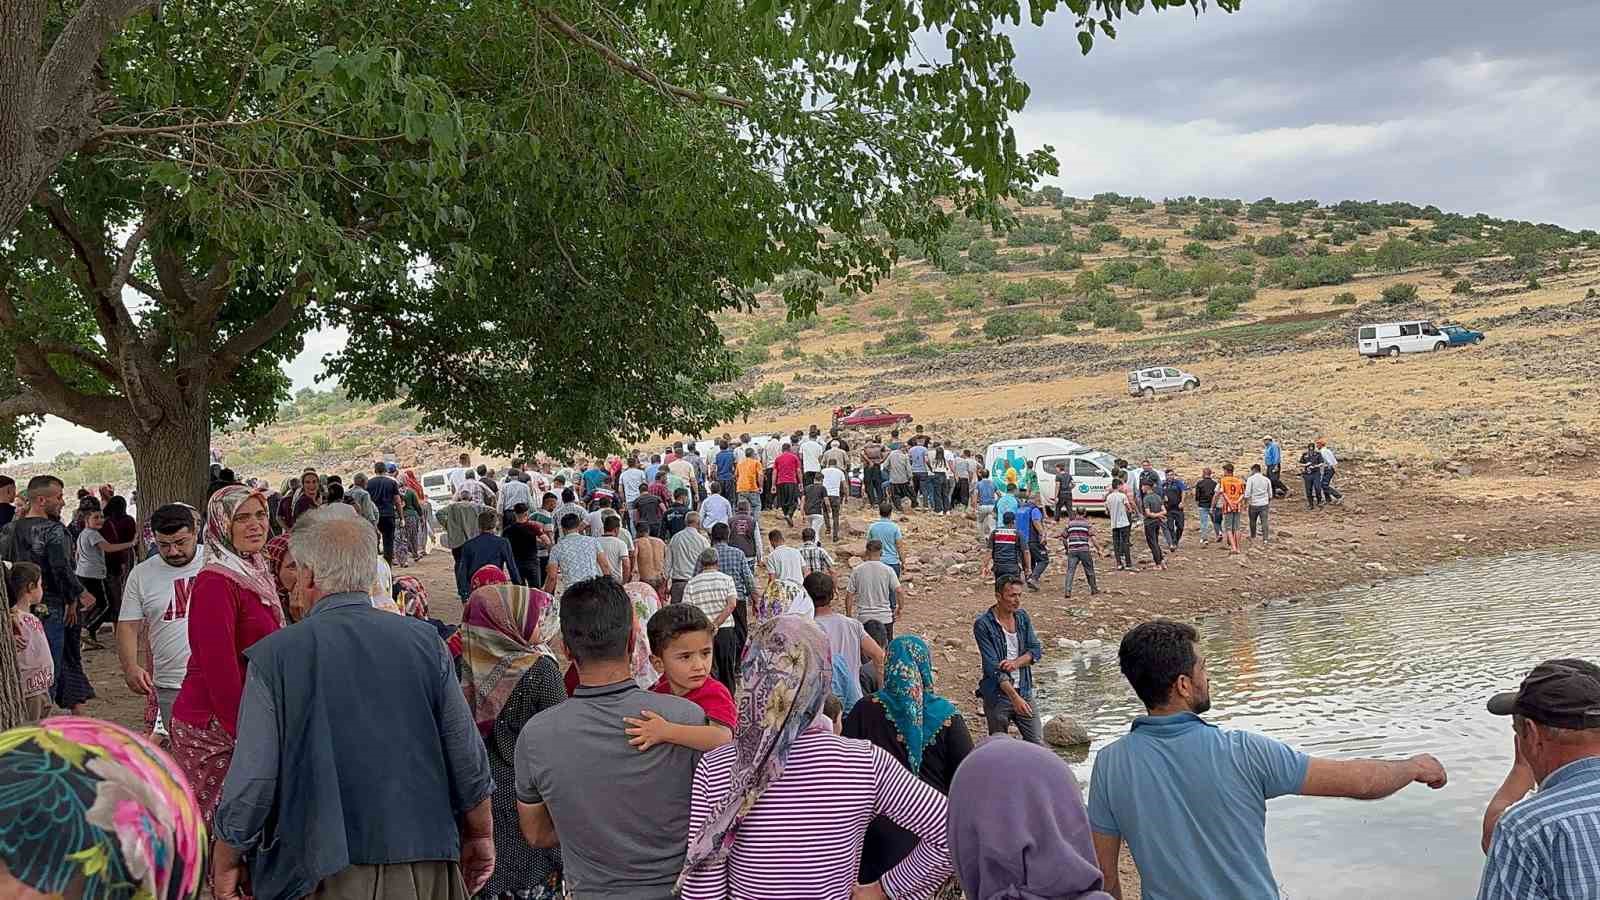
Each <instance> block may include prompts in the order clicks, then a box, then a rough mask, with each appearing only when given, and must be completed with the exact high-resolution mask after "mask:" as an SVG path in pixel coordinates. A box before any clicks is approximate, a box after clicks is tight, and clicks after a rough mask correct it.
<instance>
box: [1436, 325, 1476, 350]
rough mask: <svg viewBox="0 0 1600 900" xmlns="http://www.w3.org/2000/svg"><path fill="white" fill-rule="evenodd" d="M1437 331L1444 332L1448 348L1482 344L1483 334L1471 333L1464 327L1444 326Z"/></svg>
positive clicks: (1471, 331)
mask: <svg viewBox="0 0 1600 900" xmlns="http://www.w3.org/2000/svg"><path fill="white" fill-rule="evenodd" d="M1439 330H1440V331H1442V332H1444V336H1445V337H1447V338H1449V339H1450V346H1452V347H1460V346H1462V345H1464V344H1481V343H1483V332H1481V331H1473V330H1472V329H1471V328H1468V327H1467V326H1465V325H1446V326H1444V327H1443V328H1440V329H1439Z"/></svg>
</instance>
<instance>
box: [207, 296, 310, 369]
mask: <svg viewBox="0 0 1600 900" xmlns="http://www.w3.org/2000/svg"><path fill="white" fill-rule="evenodd" d="M311 282H312V278H311V273H310V272H308V271H306V270H305V269H301V270H300V271H299V272H297V273H295V276H294V281H293V282H292V283H291V284H290V285H289V288H288V290H285V291H284V292H283V295H282V296H280V297H279V298H278V302H277V303H274V304H273V305H272V308H271V309H269V310H267V314H266V315H264V316H262V317H261V318H259V319H257V320H255V321H254V322H251V323H250V325H249V326H247V327H246V328H245V329H244V330H243V331H240V332H239V333H238V334H236V335H234V336H233V337H231V338H228V340H227V341H226V342H224V343H223V345H222V346H221V347H218V348H217V352H216V354H215V355H214V356H213V357H212V364H211V378H212V379H213V380H216V379H223V378H231V377H233V375H234V373H235V372H237V371H238V370H239V367H240V366H241V365H243V364H244V360H245V357H248V356H249V355H250V354H252V353H254V352H256V351H257V350H260V349H261V348H262V347H265V346H266V345H267V342H268V341H270V340H272V339H273V337H275V336H276V335H277V334H278V332H280V331H282V330H283V329H284V328H285V327H287V326H288V324H289V321H290V320H291V319H293V318H294V314H295V312H296V310H298V309H299V308H300V299H301V298H302V297H303V296H304V295H305V293H306V292H307V291H308V290H309V289H310V288H311Z"/></svg>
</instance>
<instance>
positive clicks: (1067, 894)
mask: <svg viewBox="0 0 1600 900" xmlns="http://www.w3.org/2000/svg"><path fill="white" fill-rule="evenodd" d="M949 832H950V855H951V857H952V858H953V859H954V860H955V864H956V876H957V877H958V878H959V879H960V880H961V890H962V891H963V892H964V893H965V894H966V896H967V898H968V900H1111V895H1110V894H1107V893H1106V892H1105V891H1102V890H1101V889H1100V888H1101V885H1102V879H1101V876H1100V866H1099V864H1098V863H1097V862H1096V861H1095V855H1094V841H1093V839H1092V838H1090V837H1089V814H1088V813H1087V812H1086V811H1085V810H1084V807H1083V795H1082V794H1081V793H1080V792H1079V791H1078V782H1077V780H1076V779H1075V778H1073V775H1072V770H1071V769H1069V768H1067V764H1066V763H1064V762H1062V761H1061V758H1060V757H1059V756H1056V755H1055V754H1054V753H1051V752H1050V751H1049V750H1046V749H1044V748H1043V747H1040V746H1038V745H1037V744H1030V743H1028V742H1027V741H1019V740H1015V739H1013V738H1008V737H995V738H991V739H989V740H988V741H986V742H985V743H984V744H983V746H981V747H979V748H978V749H976V750H974V751H972V753H971V754H970V755H968V756H967V758H966V759H965V760H964V761H963V762H962V763H961V768H960V769H959V770H958V771H957V772H956V777H955V781H954V782H953V783H952V784H951V785H950V821H949Z"/></svg>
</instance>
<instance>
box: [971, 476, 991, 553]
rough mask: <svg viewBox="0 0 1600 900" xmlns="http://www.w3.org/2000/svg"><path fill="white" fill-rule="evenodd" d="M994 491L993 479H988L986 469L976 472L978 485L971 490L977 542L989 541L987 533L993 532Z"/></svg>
mask: <svg viewBox="0 0 1600 900" xmlns="http://www.w3.org/2000/svg"><path fill="white" fill-rule="evenodd" d="M994 501H995V489H994V479H992V478H990V477H989V470H988V469H979V470H978V484H977V486H976V487H975V488H973V493H972V511H973V513H974V514H976V516H977V519H978V540H980V541H986V540H988V539H989V532H991V531H993V530H994V523H995V514H994Z"/></svg>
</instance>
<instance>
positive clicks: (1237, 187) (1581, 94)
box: [34, 0, 1600, 459]
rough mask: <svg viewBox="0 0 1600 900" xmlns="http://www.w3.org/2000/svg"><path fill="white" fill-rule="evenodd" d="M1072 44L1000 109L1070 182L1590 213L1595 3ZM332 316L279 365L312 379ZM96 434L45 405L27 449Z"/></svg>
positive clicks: (1495, 211) (1144, 24)
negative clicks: (1012, 113)
mask: <svg viewBox="0 0 1600 900" xmlns="http://www.w3.org/2000/svg"><path fill="white" fill-rule="evenodd" d="M1118 31H1119V37H1118V38H1117V39H1116V40H1114V41H1107V40H1104V39H1101V40H1099V41H1097V42H1096V44H1095V48H1094V51H1093V52H1092V53H1090V54H1089V55H1088V56H1087V57H1084V56H1082V55H1080V54H1079V52H1078V45H1077V39H1076V37H1075V35H1074V29H1073V23H1072V21H1071V18H1070V16H1069V15H1057V16H1056V17H1055V18H1054V19H1052V20H1051V21H1050V22H1049V23H1048V24H1047V25H1046V26H1045V27H1044V28H1043V29H1034V28H1024V29H1021V30H1019V31H1018V33H1017V34H1016V37H1015V43H1016V48H1017V55H1018V65H1019V68H1020V71H1021V73H1022V76H1023V77H1024V78H1025V79H1026V80H1027V81H1028V83H1029V84H1030V85H1032V88H1033V94H1032V97H1031V99H1030V100H1029V103H1028V108H1027V110H1026V111H1025V112H1024V113H1023V114H1022V115H1021V116H1019V117H1018V118H1017V120H1016V122H1015V125H1016V129H1017V136H1018V140H1019V143H1020V144H1021V145H1022V146H1023V147H1026V148H1034V147H1038V146H1040V145H1042V144H1050V145H1052V146H1054V147H1055V151H1056V157H1057V158H1058V159H1059V160H1060V162H1061V174H1060V176H1059V177H1058V178H1055V179H1053V182H1054V183H1055V184H1058V185H1060V186H1061V187H1062V188H1063V189H1064V190H1066V191H1067V192H1068V193H1069V194H1073V195H1077V196H1089V195H1092V194H1095V193H1099V192H1101V191H1116V192H1118V193H1122V194H1136V195H1142V196H1145V197H1149V198H1150V199H1152V200H1159V199H1160V198H1162V197H1164V196H1182V195H1189V194H1194V195H1197V196H1211V197H1237V198H1240V199H1243V200H1254V199H1257V198H1260V197H1266V196H1271V197H1276V198H1277V199H1279V200H1299V199H1304V198H1313V199H1316V200H1319V201H1323V202H1337V201H1339V200H1347V199H1355V200H1406V201H1410V202H1413V203H1417V204H1420V205H1426V204H1429V203H1432V204H1434V205H1436V206H1438V207H1439V208H1441V209H1444V210H1447V211H1450V212H1460V213H1468V214H1470V213H1477V212H1484V213H1488V214H1490V215H1493V216H1497V217H1502V218H1516V219H1528V220H1532V221H1536V222H1555V223H1557V224H1560V225H1564V226H1567V227H1569V228H1574V229H1578V228H1600V179H1596V178H1595V177H1593V174H1592V173H1591V172H1590V171H1587V167H1588V166H1589V165H1591V164H1592V163H1593V161H1594V160H1596V159H1600V66H1596V65H1595V64H1594V56H1595V48H1596V38H1597V36H1600V3H1596V2H1594V0H1537V2H1534V0H1527V2H1510V0H1477V2H1472V0H1466V2H1463V0H1244V3H1243V9H1242V10H1241V11H1240V12H1238V13H1235V14H1231V15H1228V14H1222V13H1219V12H1217V11H1216V9H1215V4H1213V8H1212V9H1211V10H1209V11H1207V12H1205V13H1203V14H1201V15H1200V16H1199V17H1198V18H1197V17H1195V16H1193V15H1191V14H1190V13H1189V12H1187V11H1185V10H1175V11H1169V12H1165V13H1160V14H1154V13H1150V12H1146V13H1144V14H1142V15H1139V16H1133V17H1130V18H1128V19H1126V20H1125V21H1124V22H1123V23H1122V25H1121V27H1120V28H1119V30H1118ZM343 340H344V336H343V334H341V333H337V332H324V333H319V334H315V335H312V336H311V337H310V338H308V340H307V342H306V350H305V352H303V353H302V354H300V356H299V357H297V358H296V359H295V360H293V361H292V362H291V363H290V364H289V366H288V367H287V370H288V372H289V374H290V377H291V378H293V380H294V386H295V388H296V389H299V388H302V387H306V386H308V385H310V384H312V383H313V382H314V380H315V378H316V376H317V375H318V374H319V373H320V372H321V371H322V363H321V360H322V357H323V356H324V355H325V354H327V353H329V352H331V351H333V350H335V349H337V348H338V347H339V346H341V345H342V343H343ZM109 446H110V441H109V439H107V438H105V437H103V436H100V435H95V434H94V433H92V432H87V431H84V430H83V429H78V428H74V427H72V426H69V425H67V424H66V423H65V422H61V421H59V420H51V421H50V422H49V423H48V424H47V425H46V427H45V428H43V429H41V431H40V433H39V435H38V438H37V440H36V441H35V452H34V455H35V456H37V457H39V458H45V459H48V458H52V457H54V456H55V455H56V454H58V453H60V452H62V451H64V450H76V451H79V452H84V451H89V450H100V449H105V448H107V447H109Z"/></svg>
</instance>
